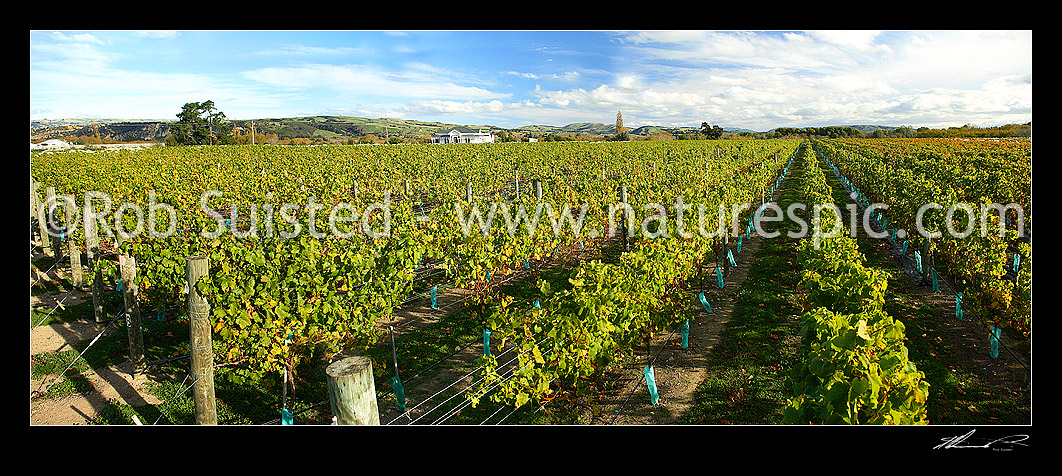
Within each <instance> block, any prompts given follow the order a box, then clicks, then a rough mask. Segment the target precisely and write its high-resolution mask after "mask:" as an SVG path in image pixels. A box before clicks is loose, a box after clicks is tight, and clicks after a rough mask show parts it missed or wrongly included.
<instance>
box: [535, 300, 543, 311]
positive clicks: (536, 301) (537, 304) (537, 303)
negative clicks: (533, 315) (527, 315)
mask: <svg viewBox="0 0 1062 476" xmlns="http://www.w3.org/2000/svg"><path fill="white" fill-rule="evenodd" d="M535 307H537V308H539V309H542V304H540V303H539V302H538V299H535Z"/></svg>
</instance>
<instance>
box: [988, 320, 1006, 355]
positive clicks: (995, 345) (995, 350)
mask: <svg viewBox="0 0 1062 476" xmlns="http://www.w3.org/2000/svg"><path fill="white" fill-rule="evenodd" d="M1002 333H1003V329H1001V328H999V327H996V326H992V331H991V332H990V333H989V335H988V341H989V343H990V344H992V350H991V352H990V354H989V355H991V356H992V358H993V359H998V358H999V337H1000V335H1001V334H1002Z"/></svg>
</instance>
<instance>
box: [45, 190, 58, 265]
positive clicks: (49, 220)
mask: <svg viewBox="0 0 1062 476" xmlns="http://www.w3.org/2000/svg"><path fill="white" fill-rule="evenodd" d="M57 208H58V207H57V204H56V203H55V187H46V188H45V189H44V219H45V224H46V228H47V229H48V230H50V231H51V233H48V234H47V236H45V237H44V239H46V240H49V242H50V243H51V247H52V251H53V252H54V254H53V256H54V257H55V259H59V255H60V253H62V251H61V248H60V246H61V245H62V241H60V240H59V237H58V236H55V235H54V233H55V232H57V231H59V230H57V229H55V228H52V226H59V224H58V223H56V222H57V221H58V220H57V219H56V214H55V211H56V209H57Z"/></svg>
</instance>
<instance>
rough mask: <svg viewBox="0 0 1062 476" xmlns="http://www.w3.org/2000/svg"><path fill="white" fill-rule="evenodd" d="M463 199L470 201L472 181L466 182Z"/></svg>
mask: <svg viewBox="0 0 1062 476" xmlns="http://www.w3.org/2000/svg"><path fill="white" fill-rule="evenodd" d="M465 201H466V202H468V203H472V182H468V185H467V186H466V187H465Z"/></svg>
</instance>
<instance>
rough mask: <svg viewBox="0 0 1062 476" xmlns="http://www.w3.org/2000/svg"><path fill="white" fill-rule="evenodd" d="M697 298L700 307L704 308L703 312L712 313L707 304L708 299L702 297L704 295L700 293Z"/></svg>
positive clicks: (710, 307)
mask: <svg viewBox="0 0 1062 476" xmlns="http://www.w3.org/2000/svg"><path fill="white" fill-rule="evenodd" d="M697 297H699V298H700V300H701V305H702V306H704V310H705V312H712V305H711V304H708V299H706V298H705V297H704V293H700V294H698V295H697Z"/></svg>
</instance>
